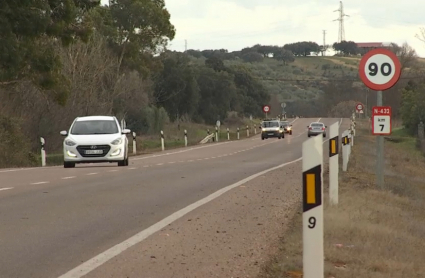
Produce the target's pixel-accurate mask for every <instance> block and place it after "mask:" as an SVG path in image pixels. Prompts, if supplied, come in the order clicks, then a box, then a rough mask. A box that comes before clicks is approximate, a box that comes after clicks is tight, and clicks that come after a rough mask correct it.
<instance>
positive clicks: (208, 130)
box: [207, 128, 211, 142]
mask: <svg viewBox="0 0 425 278" xmlns="http://www.w3.org/2000/svg"><path fill="white" fill-rule="evenodd" d="M210 134H211V133H210V129H209V128H208V129H207V135H208V136H210ZM208 142H211V138H210V139H208Z"/></svg>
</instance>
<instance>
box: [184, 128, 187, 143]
mask: <svg viewBox="0 0 425 278" xmlns="http://www.w3.org/2000/svg"><path fill="white" fill-rule="evenodd" d="M184 146H185V147H187V130H186V129H185V130H184Z"/></svg>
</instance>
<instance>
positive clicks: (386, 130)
mask: <svg viewBox="0 0 425 278" xmlns="http://www.w3.org/2000/svg"><path fill="white" fill-rule="evenodd" d="M391 129H392V127H391V107H390V106H374V107H372V134H373V135H390V134H391Z"/></svg>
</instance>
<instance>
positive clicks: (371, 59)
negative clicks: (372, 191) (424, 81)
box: [359, 48, 401, 188]
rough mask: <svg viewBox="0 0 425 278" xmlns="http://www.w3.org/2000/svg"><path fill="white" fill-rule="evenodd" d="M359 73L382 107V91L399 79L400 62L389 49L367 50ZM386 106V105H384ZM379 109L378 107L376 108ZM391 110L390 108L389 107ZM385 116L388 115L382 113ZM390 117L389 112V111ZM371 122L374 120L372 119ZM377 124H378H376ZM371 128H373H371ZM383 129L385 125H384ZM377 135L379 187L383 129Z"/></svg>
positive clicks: (382, 177)
mask: <svg viewBox="0 0 425 278" xmlns="http://www.w3.org/2000/svg"><path fill="white" fill-rule="evenodd" d="M359 75H360V78H361V80H362V81H363V83H364V84H365V85H366V86H367V87H368V88H370V89H372V90H375V91H377V94H376V101H377V106H378V107H381V108H383V107H382V105H383V103H382V91H385V90H388V89H390V88H392V87H393V86H394V85H395V84H396V83H397V82H398V80H399V79H400V76H401V64H400V61H399V60H398V58H397V56H396V55H395V54H394V53H393V52H392V51H390V50H388V49H384V48H378V49H374V50H371V51H369V52H367V53H366V54H365V55H364V56H363V58H362V59H361V61H360V65H359ZM385 108H388V107H385ZM378 109H379V108H378ZM390 111H391V109H390ZM380 116H382V115H380ZM384 116H387V117H388V115H384ZM389 117H390V119H391V113H389ZM372 123H374V120H373V119H372ZM378 125H379V124H378ZM388 128H389V134H390V133H391V121H390V123H389V127H388ZM372 129H373V128H372ZM384 129H385V125H384ZM384 129H383V130H382V131H381V133H375V131H379V130H373V132H372V133H373V134H374V135H377V138H376V155H377V163H376V181H377V184H378V186H379V187H380V188H383V187H384V166H385V160H384V137H382V135H383V133H382V132H383V131H384Z"/></svg>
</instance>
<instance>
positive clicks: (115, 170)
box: [108, 170, 118, 172]
mask: <svg viewBox="0 0 425 278" xmlns="http://www.w3.org/2000/svg"><path fill="white" fill-rule="evenodd" d="M108 172H118V170H109V171H108Z"/></svg>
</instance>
